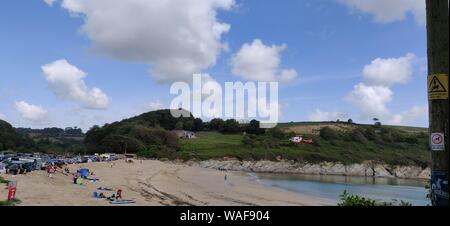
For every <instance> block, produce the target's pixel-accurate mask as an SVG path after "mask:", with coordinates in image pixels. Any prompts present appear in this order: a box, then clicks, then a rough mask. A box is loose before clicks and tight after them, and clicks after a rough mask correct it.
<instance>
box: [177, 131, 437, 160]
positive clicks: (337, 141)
mask: <svg viewBox="0 0 450 226" xmlns="http://www.w3.org/2000/svg"><path fill="white" fill-rule="evenodd" d="M364 129H365V128H364V127H362V128H361V129H360V130H358V132H348V133H345V132H336V131H333V132H332V133H333V134H334V133H335V135H336V136H335V137H334V139H332V140H327V139H324V138H323V137H321V136H316V135H308V136H306V137H305V138H312V139H313V140H314V144H312V145H311V144H301V145H295V144H292V143H290V142H289V138H290V137H291V136H292V134H286V133H282V132H280V131H279V130H278V129H271V130H268V132H267V133H266V134H263V135H253V134H248V135H245V136H243V135H241V134H220V133H217V132H202V133H198V134H197V139H194V140H181V141H180V145H181V147H180V148H181V151H180V152H178V154H179V157H181V158H183V159H192V158H196V159H201V160H205V159H210V158H223V157H234V158H237V159H241V160H261V159H265V160H276V158H277V156H281V157H282V158H284V159H289V160H294V161H308V162H315V163H317V162H323V161H331V162H341V163H344V164H351V163H361V162H363V161H366V160H372V161H379V162H385V163H387V164H391V165H419V166H422V167H427V166H429V164H430V153H429V151H428V148H427V145H428V139H427V135H426V134H422V133H408V132H404V131H402V130H400V131H397V132H398V133H399V134H400V137H398V138H396V141H395V142H385V141H383V140H379V141H377V140H378V139H381V136H382V134H376V136H375V138H374V140H370V139H368V138H366V137H365V135H364V133H363V132H362V131H364ZM386 130H387V131H390V130H396V129H393V128H386ZM416 140H417V142H418V143H416ZM411 141H414V142H411ZM408 142H411V143H408Z"/></svg>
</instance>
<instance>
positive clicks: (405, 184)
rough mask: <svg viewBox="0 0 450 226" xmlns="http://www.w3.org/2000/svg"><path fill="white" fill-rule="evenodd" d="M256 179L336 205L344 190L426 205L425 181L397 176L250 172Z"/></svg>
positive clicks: (372, 196)
mask: <svg viewBox="0 0 450 226" xmlns="http://www.w3.org/2000/svg"><path fill="white" fill-rule="evenodd" d="M251 176H252V177H253V178H255V179H256V180H257V181H258V182H260V183H262V184H264V185H267V186H273V187H277V188H281V189H284V190H288V191H292V192H297V193H301V194H303V195H309V196H313V197H318V198H322V199H326V200H329V201H330V202H332V203H335V204H337V203H338V202H339V201H340V197H339V196H340V195H341V194H342V193H343V191H344V190H346V191H347V192H348V193H349V194H354V195H360V196H364V197H367V198H371V199H375V200H377V201H386V202H392V201H397V202H398V203H399V202H400V201H405V202H409V203H411V204H412V205H414V206H426V205H428V204H430V201H429V200H428V199H427V198H426V196H427V193H428V191H427V189H426V188H425V185H426V181H420V180H406V179H397V178H369V177H347V176H325V175H287V174H252V175H251Z"/></svg>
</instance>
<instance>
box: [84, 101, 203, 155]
mask: <svg viewBox="0 0 450 226" xmlns="http://www.w3.org/2000/svg"><path fill="white" fill-rule="evenodd" d="M200 124H203V122H202V121H201V119H194V117H192V115H191V116H190V117H181V118H174V117H172V115H171V113H170V110H159V111H153V112H149V113H145V114H142V115H140V116H137V117H134V118H130V119H126V120H123V121H121V122H115V123H112V124H106V125H104V126H103V127H98V126H95V127H93V128H91V129H90V130H89V131H88V132H87V134H86V138H85V145H86V148H87V150H88V152H89V153H94V152H114V153H125V152H127V153H140V154H142V155H144V156H147V157H162V156H166V155H169V154H168V153H172V152H176V151H177V150H178V149H179V146H178V141H177V139H178V138H177V137H176V136H175V135H174V134H172V133H171V132H170V131H171V130H175V129H177V130H182V129H184V130H190V131H192V130H200V129H202V128H203V125H200ZM169 156H171V155H169Z"/></svg>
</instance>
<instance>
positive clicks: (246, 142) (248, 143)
mask: <svg viewBox="0 0 450 226" xmlns="http://www.w3.org/2000/svg"><path fill="white" fill-rule="evenodd" d="M242 143H243V144H244V145H245V146H250V147H254V146H255V145H256V142H255V140H254V139H252V137H251V136H248V135H247V136H244V138H242Z"/></svg>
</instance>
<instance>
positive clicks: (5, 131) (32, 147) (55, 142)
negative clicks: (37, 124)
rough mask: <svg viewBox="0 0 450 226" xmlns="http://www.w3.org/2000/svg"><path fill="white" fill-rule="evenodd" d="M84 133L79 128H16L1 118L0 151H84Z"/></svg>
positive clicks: (55, 152) (52, 152)
mask: <svg viewBox="0 0 450 226" xmlns="http://www.w3.org/2000/svg"><path fill="white" fill-rule="evenodd" d="M83 139H84V134H83V132H82V131H81V129H78V128H76V127H75V128H70V127H69V128H66V129H65V130H64V129H60V128H45V129H29V128H17V129H14V128H13V127H12V126H11V125H10V124H9V123H7V122H5V121H2V120H0V151H5V150H12V151H16V152H23V153H26V152H30V153H31V152H42V153H51V154H64V153H84V151H85V149H84V144H83Z"/></svg>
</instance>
